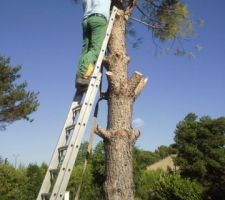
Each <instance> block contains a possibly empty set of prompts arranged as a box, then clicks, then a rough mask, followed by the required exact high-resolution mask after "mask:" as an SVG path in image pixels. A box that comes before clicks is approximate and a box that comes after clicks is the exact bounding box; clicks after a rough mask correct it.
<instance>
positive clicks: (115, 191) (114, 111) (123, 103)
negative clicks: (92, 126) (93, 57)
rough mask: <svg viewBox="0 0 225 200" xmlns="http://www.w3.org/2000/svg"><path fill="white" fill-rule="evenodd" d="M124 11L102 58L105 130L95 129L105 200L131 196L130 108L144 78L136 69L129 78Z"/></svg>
mask: <svg viewBox="0 0 225 200" xmlns="http://www.w3.org/2000/svg"><path fill="white" fill-rule="evenodd" d="M125 13H126V12H125V11H122V10H120V11H119V14H118V15H117V17H116V20H115V22H114V26H113V30H112V33H111V38H110V40H109V44H108V49H109V52H108V56H107V57H106V59H105V63H106V69H107V73H106V74H107V77H108V82H109V88H108V93H107V94H108V95H107V97H108V124H107V130H103V129H101V128H98V129H97V131H96V132H97V134H98V135H100V136H101V137H102V138H103V139H104V144H105V153H106V160H105V161H106V162H105V163H106V181H105V184H104V191H105V199H106V200H122V199H123V200H133V199H134V182H133V164H132V158H133V155H132V150H133V145H134V143H135V141H136V138H137V137H138V136H139V131H138V130H133V129H132V125H131V122H132V109H133V103H134V101H135V99H136V97H137V96H138V95H139V93H140V91H141V90H142V89H143V87H144V84H145V81H144V79H143V76H142V74H140V73H137V72H136V73H134V75H133V76H132V77H131V78H128V63H129V57H128V56H127V52H126V44H125V27H126V22H127V20H126V19H127V18H126V16H125Z"/></svg>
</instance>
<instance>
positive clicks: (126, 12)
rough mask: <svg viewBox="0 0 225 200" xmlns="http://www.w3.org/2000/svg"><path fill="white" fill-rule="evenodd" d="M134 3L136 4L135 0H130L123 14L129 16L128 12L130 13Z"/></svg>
mask: <svg viewBox="0 0 225 200" xmlns="http://www.w3.org/2000/svg"><path fill="white" fill-rule="evenodd" d="M135 5H136V0H130V1H129V4H128V6H127V8H126V10H125V15H128V16H130V14H131V12H132V10H133V9H134V7H135Z"/></svg>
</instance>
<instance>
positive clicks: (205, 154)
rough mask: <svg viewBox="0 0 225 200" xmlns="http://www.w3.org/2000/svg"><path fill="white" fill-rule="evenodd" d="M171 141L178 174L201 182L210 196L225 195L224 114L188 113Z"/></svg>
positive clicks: (216, 197)
mask: <svg viewBox="0 0 225 200" xmlns="http://www.w3.org/2000/svg"><path fill="white" fill-rule="evenodd" d="M175 142H176V146H177V151H178V154H177V158H176V159H175V161H176V164H177V165H179V166H180V170H181V175H183V176H185V177H190V178H192V179H195V180H197V181H199V182H200V183H202V184H203V185H204V186H205V187H206V189H207V192H206V195H207V196H208V197H210V198H211V199H221V200H222V199H225V173H224V172H225V156H224V155H225V118H224V117H219V118H217V119H212V118H210V117H208V116H204V117H202V118H200V119H198V117H197V115H195V114H194V113H190V114H188V115H187V116H186V117H185V118H184V120H183V121H181V122H179V123H178V125H177V128H176V131H175Z"/></svg>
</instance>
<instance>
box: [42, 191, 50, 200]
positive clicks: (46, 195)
mask: <svg viewBox="0 0 225 200" xmlns="http://www.w3.org/2000/svg"><path fill="white" fill-rule="evenodd" d="M50 197H51V193H42V194H41V198H42V200H49V199H50Z"/></svg>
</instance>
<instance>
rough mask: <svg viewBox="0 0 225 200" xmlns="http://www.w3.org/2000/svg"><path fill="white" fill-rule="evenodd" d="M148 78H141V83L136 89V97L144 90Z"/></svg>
mask: <svg viewBox="0 0 225 200" xmlns="http://www.w3.org/2000/svg"><path fill="white" fill-rule="evenodd" d="M147 82H148V79H147V78H145V79H141V81H140V82H139V84H138V85H137V87H136V89H135V91H134V95H135V99H136V98H137V97H138V96H139V95H140V94H141V92H142V90H143V89H144V87H145V85H146V84H147Z"/></svg>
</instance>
